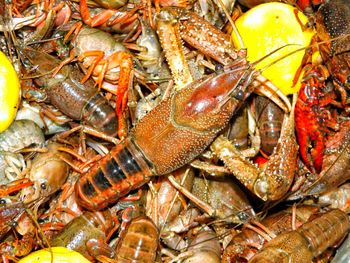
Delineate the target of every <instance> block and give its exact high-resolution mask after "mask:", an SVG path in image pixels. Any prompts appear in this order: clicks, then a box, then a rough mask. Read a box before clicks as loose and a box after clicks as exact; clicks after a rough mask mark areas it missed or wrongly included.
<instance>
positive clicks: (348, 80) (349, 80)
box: [346, 74, 350, 85]
mask: <svg viewBox="0 0 350 263" xmlns="http://www.w3.org/2000/svg"><path fill="white" fill-rule="evenodd" d="M346 84H348V85H350V74H349V75H348V76H347V78H346Z"/></svg>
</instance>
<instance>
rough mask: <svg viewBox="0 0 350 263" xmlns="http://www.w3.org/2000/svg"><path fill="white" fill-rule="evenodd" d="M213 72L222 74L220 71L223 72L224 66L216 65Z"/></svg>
mask: <svg viewBox="0 0 350 263" xmlns="http://www.w3.org/2000/svg"><path fill="white" fill-rule="evenodd" d="M215 71H216V72H222V71H224V66H223V65H221V64H216V65H215Z"/></svg>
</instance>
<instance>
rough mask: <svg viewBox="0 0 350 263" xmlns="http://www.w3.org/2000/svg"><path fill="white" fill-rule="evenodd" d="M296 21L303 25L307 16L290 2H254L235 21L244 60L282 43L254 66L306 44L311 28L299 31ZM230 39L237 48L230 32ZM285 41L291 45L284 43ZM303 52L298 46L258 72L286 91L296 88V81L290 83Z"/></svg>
mask: <svg viewBox="0 0 350 263" xmlns="http://www.w3.org/2000/svg"><path fill="white" fill-rule="evenodd" d="M297 17H298V18H299V20H300V21H298V18H297ZM300 23H302V24H303V25H305V24H306V23H307V17H306V16H305V15H304V14H303V13H301V12H299V11H297V10H296V9H295V8H294V7H293V6H291V5H288V4H283V3H278V2H271V3H266V4H261V5H258V6H256V7H254V8H252V9H250V10H248V11H247V12H246V13H245V14H243V15H242V16H241V17H239V18H238V19H237V21H236V22H235V24H236V27H237V29H238V31H239V33H240V35H241V37H242V40H243V43H244V45H245V47H246V48H247V59H248V61H250V62H254V61H257V60H259V59H260V58H262V57H264V56H265V55H268V54H270V53H271V52H273V51H274V50H276V49H278V48H280V47H284V48H282V49H281V50H279V51H277V52H276V53H273V54H271V55H270V56H268V58H266V59H264V60H263V61H261V62H259V63H258V64H257V68H258V69H262V68H264V67H265V66H267V65H269V64H270V63H272V62H274V61H276V60H277V59H278V58H281V57H283V56H284V55H287V54H290V53H291V52H292V51H294V50H296V49H299V48H302V47H306V46H308V45H309V44H310V42H311V38H312V36H313V35H314V34H315V31H314V30H313V29H312V28H308V29H305V30H304V31H303V29H302V26H301V24H300ZM232 41H233V44H234V45H235V46H236V47H237V48H241V47H240V46H239V41H238V39H237V37H236V35H235V34H234V33H232ZM287 44H292V45H290V46H286V45H287ZM304 53H305V50H302V51H298V52H296V53H295V54H293V55H290V56H287V57H286V58H283V59H282V60H280V61H278V62H277V63H276V64H274V65H272V66H270V67H268V68H267V69H265V70H264V71H263V73H262V75H263V76H265V77H266V78H267V79H269V80H270V81H271V82H272V83H273V84H274V85H275V86H277V87H278V88H279V89H280V90H281V91H282V92H283V93H284V94H286V95H288V94H292V93H295V92H298V90H299V88H300V81H299V82H298V83H297V84H296V85H295V87H293V79H294V76H295V73H296V71H297V69H298V68H299V67H300V64H301V61H302V59H303V56H304Z"/></svg>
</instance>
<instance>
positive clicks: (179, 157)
mask: <svg viewBox="0 0 350 263" xmlns="http://www.w3.org/2000/svg"><path fill="white" fill-rule="evenodd" d="M258 73H259V72H258V71H256V70H254V68H253V67H252V66H251V65H250V64H248V63H247V61H246V60H245V59H244V58H242V59H238V60H237V62H235V64H233V65H232V66H230V67H228V68H227V69H225V70H224V71H223V72H221V73H214V74H212V75H209V76H206V77H203V78H202V79H199V80H196V81H194V82H192V83H191V84H189V85H187V86H186V87H184V88H183V89H181V90H180V91H178V92H176V93H174V94H173V95H172V96H170V97H169V98H167V99H165V100H164V101H162V102H161V103H160V104H159V105H158V106H157V107H156V108H154V109H153V110H152V111H151V112H150V113H149V114H147V115H146V116H145V117H144V118H143V119H141V121H140V122H139V123H138V124H137V125H136V126H135V128H134V129H133V130H132V131H131V132H130V134H129V136H128V137H127V138H126V139H125V140H124V141H122V142H121V143H120V144H119V145H117V146H116V147H114V148H113V149H112V150H111V151H110V152H109V153H108V154H107V155H106V156H104V157H103V158H102V159H100V160H99V161H97V162H96V163H95V164H94V166H92V167H91V168H90V169H89V171H87V172H86V173H85V174H83V175H82V176H81V177H80V178H79V179H78V181H77V182H76V185H75V192H76V195H77V197H78V198H77V199H78V200H79V202H80V204H81V205H83V206H84V207H85V208H87V209H91V210H97V209H103V208H105V207H106V206H107V205H108V204H110V203H113V202H115V201H116V200H117V199H119V198H120V197H122V196H124V195H126V194H127V193H128V192H129V191H131V190H133V189H136V188H138V187H140V186H141V185H143V184H145V183H146V182H148V181H149V180H150V177H151V176H156V175H164V174H167V173H170V172H172V171H174V170H176V169H177V168H179V167H181V166H183V165H185V164H186V163H188V162H190V161H191V160H193V159H194V158H195V157H196V156H198V155H199V154H200V153H201V152H202V151H204V149H205V148H206V147H207V146H208V145H209V144H210V143H211V142H212V141H213V139H214V138H215V137H216V136H217V134H218V133H219V132H220V131H221V130H222V129H223V128H224V127H225V125H226V124H227V123H228V122H229V120H230V119H231V117H232V115H233V114H234V113H235V112H236V110H237V109H238V108H239V106H240V105H241V104H242V103H243V102H244V101H245V99H246V98H247V97H248V96H249V95H250V94H251V92H252V91H253V89H254V87H252V85H249V84H250V83H251V82H252V80H253V79H254V78H255V77H256V75H257V74H258Z"/></svg>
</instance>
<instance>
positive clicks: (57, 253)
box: [18, 247, 90, 263]
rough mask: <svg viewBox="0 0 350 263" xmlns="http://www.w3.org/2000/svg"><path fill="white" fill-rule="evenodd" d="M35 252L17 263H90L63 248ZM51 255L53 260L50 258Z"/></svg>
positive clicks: (79, 255)
mask: <svg viewBox="0 0 350 263" xmlns="http://www.w3.org/2000/svg"><path fill="white" fill-rule="evenodd" d="M51 249H52V254H51V252H50V249H49V248H45V249H41V250H38V251H35V252H33V253H31V254H29V255H28V256H26V257H24V258H22V259H21V260H20V261H18V263H51V262H54V263H90V261H89V260H87V259H86V258H85V257H83V256H82V255H81V254H79V253H78V252H76V251H73V250H69V249H68V248H65V247H52V248H51ZM52 255H53V258H51V256H52Z"/></svg>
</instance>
